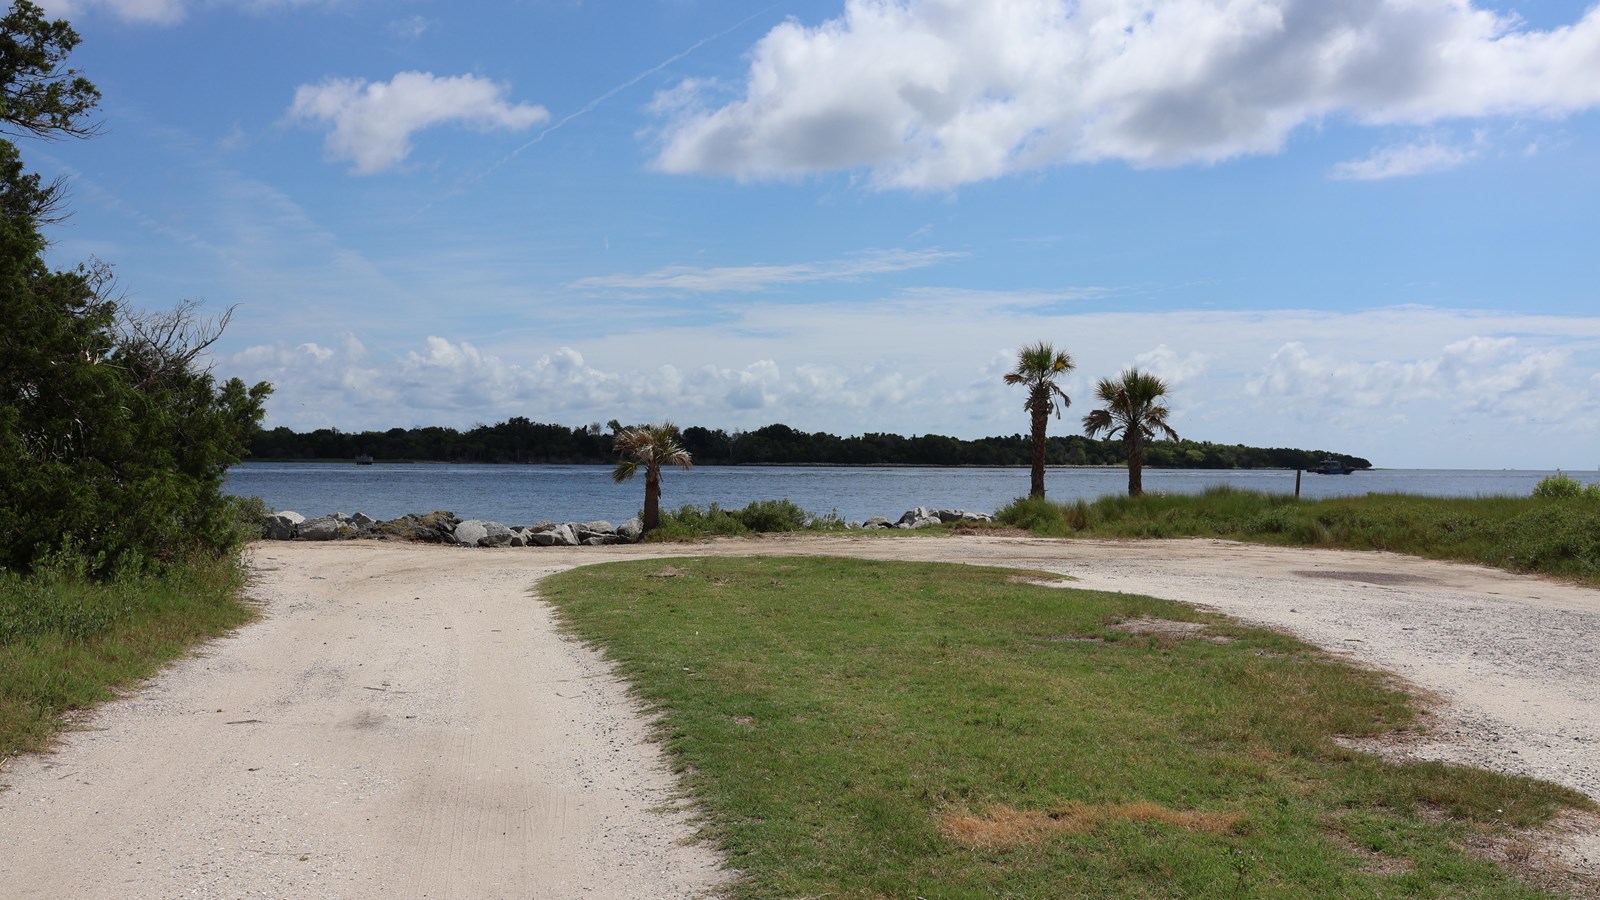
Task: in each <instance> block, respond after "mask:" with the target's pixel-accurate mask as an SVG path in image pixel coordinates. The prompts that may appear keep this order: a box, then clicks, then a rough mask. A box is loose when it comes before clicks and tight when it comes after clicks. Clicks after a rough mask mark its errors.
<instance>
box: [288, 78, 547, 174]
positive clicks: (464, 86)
mask: <svg viewBox="0 0 1600 900" xmlns="http://www.w3.org/2000/svg"><path fill="white" fill-rule="evenodd" d="M505 92H506V88H505V87H504V86H503V85H499V84H496V83H495V82H493V81H490V80H488V79H486V78H479V77H477V76H476V75H456V76H448V77H441V76H437V75H434V74H433V73H431V72H401V73H399V74H398V75H396V76H394V78H392V79H390V80H389V81H387V82H383V81H377V82H369V81H366V80H363V79H358V78H332V79H329V80H327V81H324V82H322V83H321V84H315V85H312V84H307V85H301V86H300V87H299V88H298V89H296V91H295V95H294V103H293V105H291V106H290V108H289V116H290V118H293V119H298V120H301V121H312V122H326V123H330V124H332V126H333V130H332V131H331V132H329V134H328V138H327V144H326V147H327V152H328V156H329V157H330V158H331V159H337V160H348V161H350V162H352V163H354V164H355V168H354V171H355V173H356V174H358V175H371V174H374V173H377V172H382V171H385V170H387V169H391V168H393V167H395V166H397V165H399V164H400V163H401V162H402V161H404V160H405V158H406V157H407V156H408V155H410V153H411V138H412V135H414V134H416V133H417V132H418V131H421V130H423V129H426V128H432V127H435V126H439V125H449V124H460V125H466V126H468V127H472V128H478V129H482V130H490V129H504V130H509V131H521V130H525V129H527V128H530V127H532V126H534V125H537V124H539V123H540V122H543V121H545V120H546V119H548V118H549V117H550V114H549V112H548V111H546V110H545V108H544V107H542V106H533V105H530V104H516V105H513V104H511V103H509V102H507V101H506V99H505Z"/></svg>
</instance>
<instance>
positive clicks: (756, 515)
mask: <svg viewBox="0 0 1600 900" xmlns="http://www.w3.org/2000/svg"><path fill="white" fill-rule="evenodd" d="M843 527H844V520H843V519H840V518H839V516H838V515H837V514H836V513H828V514H827V515H821V516H817V515H813V514H811V513H809V512H807V511H806V510H804V509H802V508H801V507H799V506H797V505H795V504H794V503H793V502H792V501H790V500H788V499H787V498H785V499H782V500H757V501H754V502H752V503H750V504H748V505H746V506H745V507H744V508H743V509H724V508H723V507H721V506H719V505H718V504H716V503H712V504H711V505H709V506H703V507H702V506H695V505H693V504H686V505H684V506H681V507H679V508H678V510H677V512H671V511H668V512H664V513H662V515H661V527H660V528H657V529H656V530H654V531H652V532H650V539H651V540H657V541H694V540H702V539H705V538H712V537H739V536H741V535H747V534H767V533H772V532H788V531H833V530H837V529H841V528H843Z"/></svg>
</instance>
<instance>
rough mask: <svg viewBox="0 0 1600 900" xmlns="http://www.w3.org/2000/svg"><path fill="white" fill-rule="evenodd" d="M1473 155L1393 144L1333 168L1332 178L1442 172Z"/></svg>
mask: <svg viewBox="0 0 1600 900" xmlns="http://www.w3.org/2000/svg"><path fill="white" fill-rule="evenodd" d="M1475 155H1476V154H1475V153H1474V152H1473V151H1472V150H1467V149H1463V148H1460V147H1451V146H1449V145H1447V144H1441V143H1438V142H1436V141H1425V142H1422V143H1415V144H1396V145H1394V146H1390V147H1383V148H1381V149H1379V150H1376V151H1374V152H1373V154H1372V155H1371V156H1368V157H1367V158H1366V159H1355V160H1350V161H1348V162H1342V163H1339V164H1338V165H1336V166H1334V167H1333V177H1334V178H1338V179H1342V180H1345V181H1381V180H1383V179H1386V178H1407V177H1410V176H1412V175H1426V174H1428V173H1430V172H1444V171H1448V170H1450V169H1454V168H1456V167H1457V166H1460V165H1463V164H1465V163H1466V162H1467V161H1469V160H1471V159H1472V158H1473V157H1474V156H1475Z"/></svg>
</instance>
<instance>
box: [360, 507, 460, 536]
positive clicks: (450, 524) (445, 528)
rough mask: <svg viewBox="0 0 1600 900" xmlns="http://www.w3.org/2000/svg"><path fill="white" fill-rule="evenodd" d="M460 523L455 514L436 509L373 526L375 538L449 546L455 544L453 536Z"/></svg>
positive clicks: (408, 514) (410, 514)
mask: <svg viewBox="0 0 1600 900" xmlns="http://www.w3.org/2000/svg"><path fill="white" fill-rule="evenodd" d="M460 523H461V520H460V519H458V518H456V514H455V513H453V512H449V511H446V510H442V509H436V510H434V511H433V512H431V513H427V514H422V515H419V514H417V513H407V514H406V515H403V516H401V517H400V518H398V519H390V520H388V521H386V522H379V523H377V524H376V525H374V526H373V531H374V532H375V534H374V537H380V538H398V539H399V540H404V541H423V542H426V543H430V544H448V543H452V542H453V540H454V538H453V537H452V535H453V534H454V533H455V529H456V526H457V525H459V524H460Z"/></svg>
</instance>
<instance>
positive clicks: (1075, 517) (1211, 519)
mask: <svg viewBox="0 0 1600 900" xmlns="http://www.w3.org/2000/svg"><path fill="white" fill-rule="evenodd" d="M995 518H996V520H997V521H998V522H1000V523H1002V524H1005V525H1010V526H1012V527H1018V528H1026V529H1028V530H1029V531H1031V532H1033V533H1034V534H1038V535H1044V536H1054V537H1094V538H1167V537H1221V538H1231V539H1234V540H1246V541H1257V542H1260V543H1267V544H1282V545H1297V546H1313V547H1339V548H1346V549H1353V550H1391V551H1394V552H1396V553H1409V554H1411V555H1413V556H1425V557H1430V558H1433V559H1447V560H1456V561H1461V562H1473V563H1478V564H1481V565H1486V566H1494V567H1496V568H1500V569H1506V570H1509V571H1512V572H1534V573H1539V574H1543V575H1555V576H1558V577H1561V578H1569V579H1572V580H1574V581H1579V582H1582V583H1585V584H1600V496H1591V495H1590V494H1587V493H1579V494H1577V495H1574V496H1570V497H1554V498H1544V497H1470V498H1462V497H1421V496H1415V495H1410V494H1367V495H1366V496H1363V497H1338V498H1329V499H1324V500H1296V499H1295V498H1294V497H1292V496H1289V495H1286V494H1265V493H1261V492H1259V491H1250V490H1243V489H1240V488H1235V487H1229V486H1219V487H1214V488H1209V489H1207V490H1206V491H1205V492H1204V493H1201V494H1171V495H1159V494H1146V495H1144V496H1142V497H1127V496H1109V497H1101V498H1100V499H1098V500H1095V501H1093V502H1088V501H1083V500H1076V501H1072V502H1070V503H1053V502H1050V501H1047V500H1039V499H1019V500H1016V501H1014V502H1012V503H1011V504H1010V505H1008V506H1006V507H1004V508H1003V509H1001V510H999V511H998V512H997V513H996V514H995Z"/></svg>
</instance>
